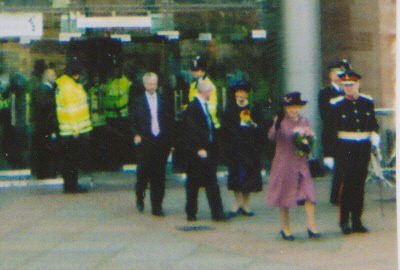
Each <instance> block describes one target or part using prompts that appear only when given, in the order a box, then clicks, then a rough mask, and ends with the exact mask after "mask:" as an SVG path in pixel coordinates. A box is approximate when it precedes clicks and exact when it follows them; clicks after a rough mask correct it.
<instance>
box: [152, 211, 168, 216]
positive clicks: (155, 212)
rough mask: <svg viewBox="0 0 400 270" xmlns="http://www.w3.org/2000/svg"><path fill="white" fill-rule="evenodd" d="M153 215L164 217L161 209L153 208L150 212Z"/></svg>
mask: <svg viewBox="0 0 400 270" xmlns="http://www.w3.org/2000/svg"><path fill="white" fill-rule="evenodd" d="M151 213H152V215H153V216H156V217H165V213H164V211H163V210H155V211H152V212H151Z"/></svg>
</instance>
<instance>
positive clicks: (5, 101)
mask: <svg viewBox="0 0 400 270" xmlns="http://www.w3.org/2000/svg"><path fill="white" fill-rule="evenodd" d="M9 108H10V98H9V97H8V98H5V97H3V96H1V95H0V111H1V110H6V109H9Z"/></svg>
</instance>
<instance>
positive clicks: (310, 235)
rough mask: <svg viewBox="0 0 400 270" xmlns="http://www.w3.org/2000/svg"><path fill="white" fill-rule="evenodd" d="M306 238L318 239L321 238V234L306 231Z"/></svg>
mask: <svg viewBox="0 0 400 270" xmlns="http://www.w3.org/2000/svg"><path fill="white" fill-rule="evenodd" d="M307 233H308V238H310V239H318V238H321V233H318V232H313V231H311V230H310V229H307Z"/></svg>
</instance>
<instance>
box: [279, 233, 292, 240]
mask: <svg viewBox="0 0 400 270" xmlns="http://www.w3.org/2000/svg"><path fill="white" fill-rule="evenodd" d="M280 233H281V236H282V239H283V240H285V241H294V239H295V238H294V236H293V235H291V234H289V235H286V234H285V232H284V231H281V232H280Z"/></svg>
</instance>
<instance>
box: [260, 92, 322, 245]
mask: <svg viewBox="0 0 400 270" xmlns="http://www.w3.org/2000/svg"><path fill="white" fill-rule="evenodd" d="M306 103H307V101H304V100H301V94H300V93H299V92H292V93H288V94H287V95H285V97H284V101H283V102H282V105H283V108H284V112H283V113H282V114H278V116H277V117H275V119H274V124H273V126H272V127H271V129H270V130H269V133H268V137H269V139H270V140H274V141H275V142H276V150H275V156H274V159H273V161H272V167H271V173H270V178H269V188H268V194H267V203H268V205H270V206H273V207H279V209H280V217H281V226H282V229H281V231H280V234H281V236H282V238H283V239H284V240H289V241H293V240H294V236H293V235H292V232H291V229H290V222H289V209H290V208H293V207H296V206H297V205H304V208H305V212H306V216H307V225H308V230H307V232H308V236H309V238H319V237H320V233H319V232H318V230H317V226H316V223H315V214H314V213H315V203H316V199H315V187H314V183H313V179H312V177H311V173H310V169H309V165H308V159H307V155H300V154H299V153H298V148H297V147H296V145H295V143H294V139H295V135H294V133H295V131H296V130H299V129H303V130H304V129H305V130H310V131H311V129H310V125H309V122H308V120H307V119H306V118H305V117H303V116H301V115H300V111H301V109H302V108H303V107H304V105H305V104H306Z"/></svg>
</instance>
